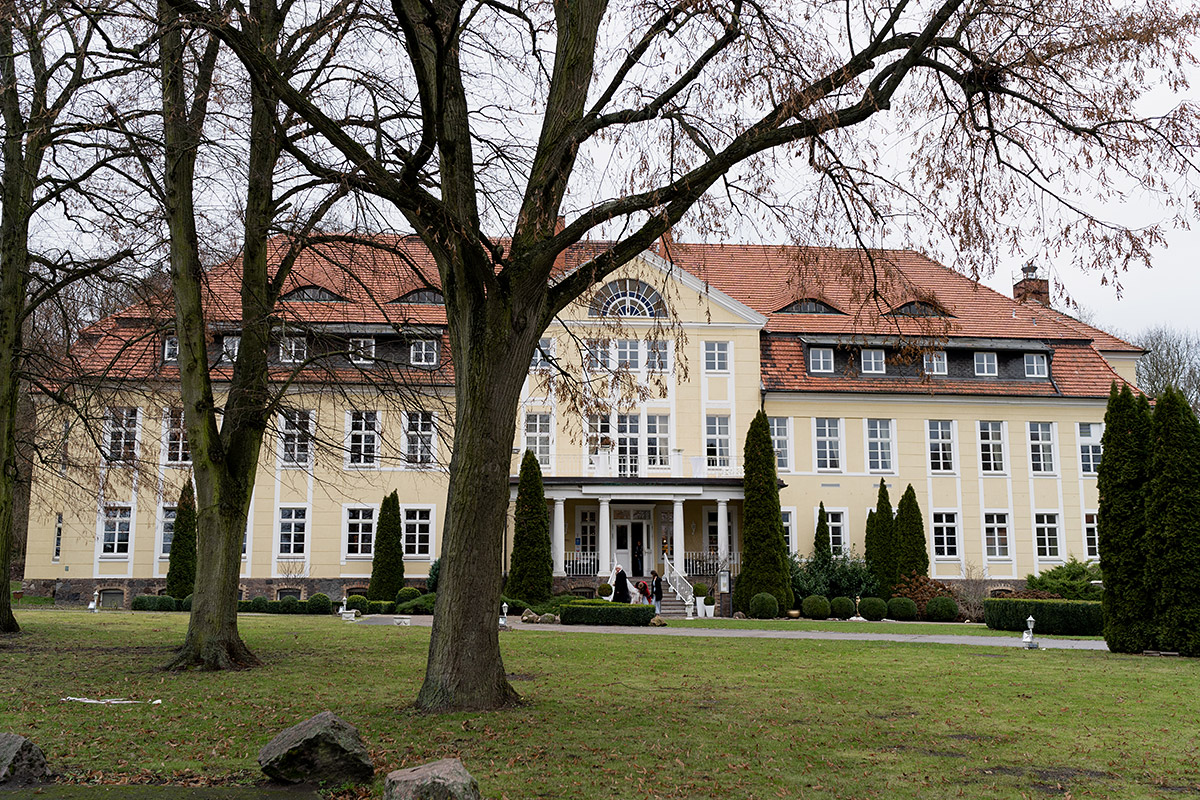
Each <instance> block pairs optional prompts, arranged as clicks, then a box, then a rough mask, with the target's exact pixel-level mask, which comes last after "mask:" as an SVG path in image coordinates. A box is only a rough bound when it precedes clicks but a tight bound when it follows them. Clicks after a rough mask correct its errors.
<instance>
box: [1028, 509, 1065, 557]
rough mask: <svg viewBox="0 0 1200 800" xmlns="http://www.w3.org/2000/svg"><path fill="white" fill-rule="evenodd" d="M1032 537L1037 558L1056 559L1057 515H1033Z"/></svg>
mask: <svg viewBox="0 0 1200 800" xmlns="http://www.w3.org/2000/svg"><path fill="white" fill-rule="evenodd" d="M1033 535H1034V539H1035V541H1036V543H1037V554H1038V558H1058V557H1059V555H1058V514H1034V515H1033Z"/></svg>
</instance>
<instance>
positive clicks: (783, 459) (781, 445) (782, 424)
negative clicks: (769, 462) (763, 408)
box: [767, 417, 792, 472]
mask: <svg viewBox="0 0 1200 800" xmlns="http://www.w3.org/2000/svg"><path fill="white" fill-rule="evenodd" d="M788 420H789V418H788V417H767V424H768V425H769V426H770V427H771V447H773V448H774V449H775V469H777V470H779V471H780V472H787V471H788V470H789V469H791V468H792V465H791V462H790V460H789V456H788V450H789V449H790V448H789V447H788Z"/></svg>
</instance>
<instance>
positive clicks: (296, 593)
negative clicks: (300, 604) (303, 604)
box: [275, 589, 300, 600]
mask: <svg viewBox="0 0 1200 800" xmlns="http://www.w3.org/2000/svg"><path fill="white" fill-rule="evenodd" d="M285 597H294V598H296V599H297V600H299V599H300V590H299V589H280V590H279V591H278V592H276V593H275V599H276V600H282V599H284V598H285Z"/></svg>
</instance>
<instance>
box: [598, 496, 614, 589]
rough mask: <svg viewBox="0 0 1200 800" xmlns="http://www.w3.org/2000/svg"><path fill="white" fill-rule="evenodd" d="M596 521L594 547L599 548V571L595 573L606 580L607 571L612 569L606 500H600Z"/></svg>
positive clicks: (609, 524)
mask: <svg viewBox="0 0 1200 800" xmlns="http://www.w3.org/2000/svg"><path fill="white" fill-rule="evenodd" d="M597 516H598V517H599V518H598V519H597V520H596V528H597V530H596V539H597V542H596V545H597V547H599V548H600V567H599V569H600V571H599V572H598V573H597V574H598V575H600V576H601V577H604V578H607V577H608V572H609V570H611V569H612V541H611V539H610V537H611V536H612V525H611V523H610V520H609V517H610V516H611V515H610V514H609V511H608V498H607V497H601V498H600V513H599V514H598V515H597Z"/></svg>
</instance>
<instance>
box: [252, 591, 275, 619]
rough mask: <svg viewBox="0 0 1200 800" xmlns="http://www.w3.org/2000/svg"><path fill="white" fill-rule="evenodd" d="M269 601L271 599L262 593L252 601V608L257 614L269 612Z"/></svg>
mask: <svg viewBox="0 0 1200 800" xmlns="http://www.w3.org/2000/svg"><path fill="white" fill-rule="evenodd" d="M269 602H271V601H270V600H268V599H267V598H265V597H263V596H262V595H261V594H260V595H259V596H258V597H256V598H254V599H253V600H251V601H250V610H251V611H253V612H254V613H255V614H265V613H267V603H269Z"/></svg>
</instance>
